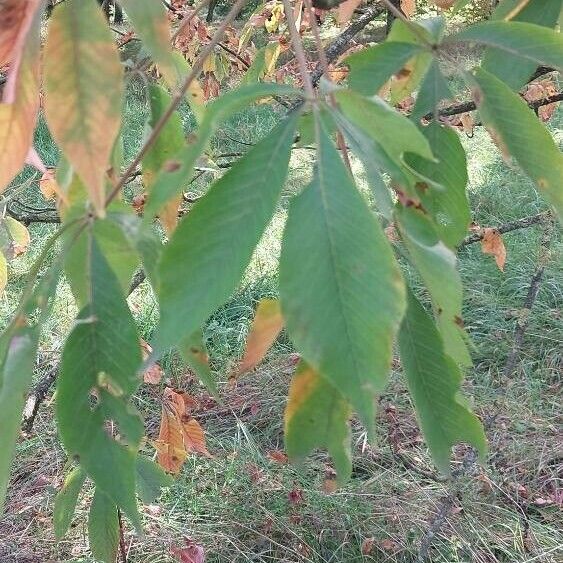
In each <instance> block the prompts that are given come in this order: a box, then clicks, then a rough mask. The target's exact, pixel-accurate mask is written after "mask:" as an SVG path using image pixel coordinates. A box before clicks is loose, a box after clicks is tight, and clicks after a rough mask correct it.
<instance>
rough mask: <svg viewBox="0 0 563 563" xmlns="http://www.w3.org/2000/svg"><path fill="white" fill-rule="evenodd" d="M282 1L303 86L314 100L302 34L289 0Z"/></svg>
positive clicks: (308, 95)
mask: <svg viewBox="0 0 563 563" xmlns="http://www.w3.org/2000/svg"><path fill="white" fill-rule="evenodd" d="M282 2H283V7H284V11H285V17H286V19H287V27H288V28H289V35H290V37H291V43H292V44H293V52H294V53H295V58H296V59H297V63H298V64H299V70H300V71H301V78H302V80H303V88H304V89H305V92H306V93H307V97H308V98H309V99H310V100H313V99H315V90H314V88H313V82H312V81H311V76H310V75H309V68H308V64H307V57H306V55H305V51H304V49H303V43H302V41H301V36H300V35H299V30H298V29H297V26H296V24H295V18H294V17H293V9H292V7H291V4H290V2H289V0H282Z"/></svg>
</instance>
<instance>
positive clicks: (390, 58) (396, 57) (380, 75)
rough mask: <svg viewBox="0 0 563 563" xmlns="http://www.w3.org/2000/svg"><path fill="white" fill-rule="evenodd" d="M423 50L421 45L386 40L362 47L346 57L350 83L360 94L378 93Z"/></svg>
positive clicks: (370, 94)
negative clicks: (378, 43)
mask: <svg viewBox="0 0 563 563" xmlns="http://www.w3.org/2000/svg"><path fill="white" fill-rule="evenodd" d="M421 50H422V47H421V46H420V45H417V44H415V43H401V42H399V41H386V42H385V43H381V44H380V45H374V46H372V47H367V48H366V49H362V50H361V51H358V52H357V53H354V54H352V55H350V56H349V57H347V58H346V63H347V64H348V65H350V75H349V76H348V84H349V85H350V88H352V90H355V91H357V92H359V93H360V94H365V95H366V96H372V95H373V94H377V92H378V91H379V89H380V88H381V87H382V86H383V85H384V84H385V83H386V82H387V80H389V78H390V77H391V76H392V75H393V74H395V73H396V72H398V71H399V70H400V69H401V68H403V66H404V65H405V63H406V62H407V61H409V60H410V59H412V57H413V56H414V55H415V54H416V53H418V52H420V51H421Z"/></svg>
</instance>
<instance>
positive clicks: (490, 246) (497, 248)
mask: <svg viewBox="0 0 563 563" xmlns="http://www.w3.org/2000/svg"><path fill="white" fill-rule="evenodd" d="M481 250H482V251H483V253H484V254H491V255H492V256H494V257H495V262H496V263H497V266H498V268H499V270H501V272H504V264H505V262H506V248H505V246H504V242H503V240H502V237H501V236H500V233H499V232H498V230H497V229H493V228H490V227H486V228H485V229H483V238H482V239H481Z"/></svg>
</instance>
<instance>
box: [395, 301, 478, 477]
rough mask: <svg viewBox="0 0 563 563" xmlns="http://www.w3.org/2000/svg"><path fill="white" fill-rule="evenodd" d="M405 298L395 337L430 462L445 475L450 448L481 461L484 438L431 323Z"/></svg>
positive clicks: (451, 362) (448, 466) (458, 373)
mask: <svg viewBox="0 0 563 563" xmlns="http://www.w3.org/2000/svg"><path fill="white" fill-rule="evenodd" d="M407 295H408V306H407V312H406V315H405V317H404V319H403V323H402V325H401V330H400V331H399V351H400V355H401V363H402V365H403V368H404V373H405V376H406V378H407V384H408V387H409V392H410V394H411V397H412V400H413V403H414V406H415V410H416V415H417V418H418V421H419V424H420V427H421V429H422V432H423V434H424V437H425V439H426V442H427V444H428V447H429V449H430V452H431V453H432V457H433V458H434V462H435V463H436V465H437V467H438V468H439V469H440V471H442V472H444V473H446V474H449V472H450V453H451V447H452V446H453V445H455V444H456V443H457V442H461V441H464V442H469V443H470V444H471V445H473V446H474V447H475V448H477V450H479V453H480V454H481V456H484V455H485V452H486V449H487V446H486V438H485V434H484V432H483V427H482V425H481V423H480V422H479V420H478V419H477V417H476V416H475V415H474V414H473V413H472V412H471V411H470V410H469V409H468V407H467V406H466V403H465V400H464V399H462V398H460V385H461V381H462V376H461V372H460V371H459V368H458V367H457V366H456V365H455V362H454V361H453V360H452V359H451V358H449V357H448V356H447V355H446V353H445V351H444V346H443V342H442V338H441V337H440V334H439V333H438V330H437V329H436V327H435V325H434V323H433V321H432V319H431V317H430V316H429V315H428V314H427V313H426V311H425V310H424V308H423V307H422V305H421V304H420V303H419V302H418V300H417V299H416V297H414V295H413V294H412V292H411V291H410V290H409V291H408V292H407Z"/></svg>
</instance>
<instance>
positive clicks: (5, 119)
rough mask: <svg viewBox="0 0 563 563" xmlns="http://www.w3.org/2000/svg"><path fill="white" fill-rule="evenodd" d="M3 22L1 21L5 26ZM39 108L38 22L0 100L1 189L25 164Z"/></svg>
mask: <svg viewBox="0 0 563 563" xmlns="http://www.w3.org/2000/svg"><path fill="white" fill-rule="evenodd" d="M3 25H4V23H2V26H3ZM38 111H39V34H38V27H37V26H35V29H34V30H33V32H30V33H29V34H28V36H27V41H26V45H25V49H24V51H23V53H22V55H21V60H19V62H18V64H17V65H16V63H15V62H13V63H12V69H11V73H10V75H9V77H8V81H7V83H6V85H5V88H4V95H3V102H2V103H0V193H1V192H2V191H4V189H5V188H6V186H7V185H8V184H9V183H10V182H11V181H12V179H13V178H14V176H15V175H16V174H17V173H18V172H19V171H20V170H21V168H22V167H23V165H24V163H25V160H26V157H27V155H28V153H29V149H30V147H31V144H32V142H33V131H34V129H35V122H36V120H37V112H38Z"/></svg>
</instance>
